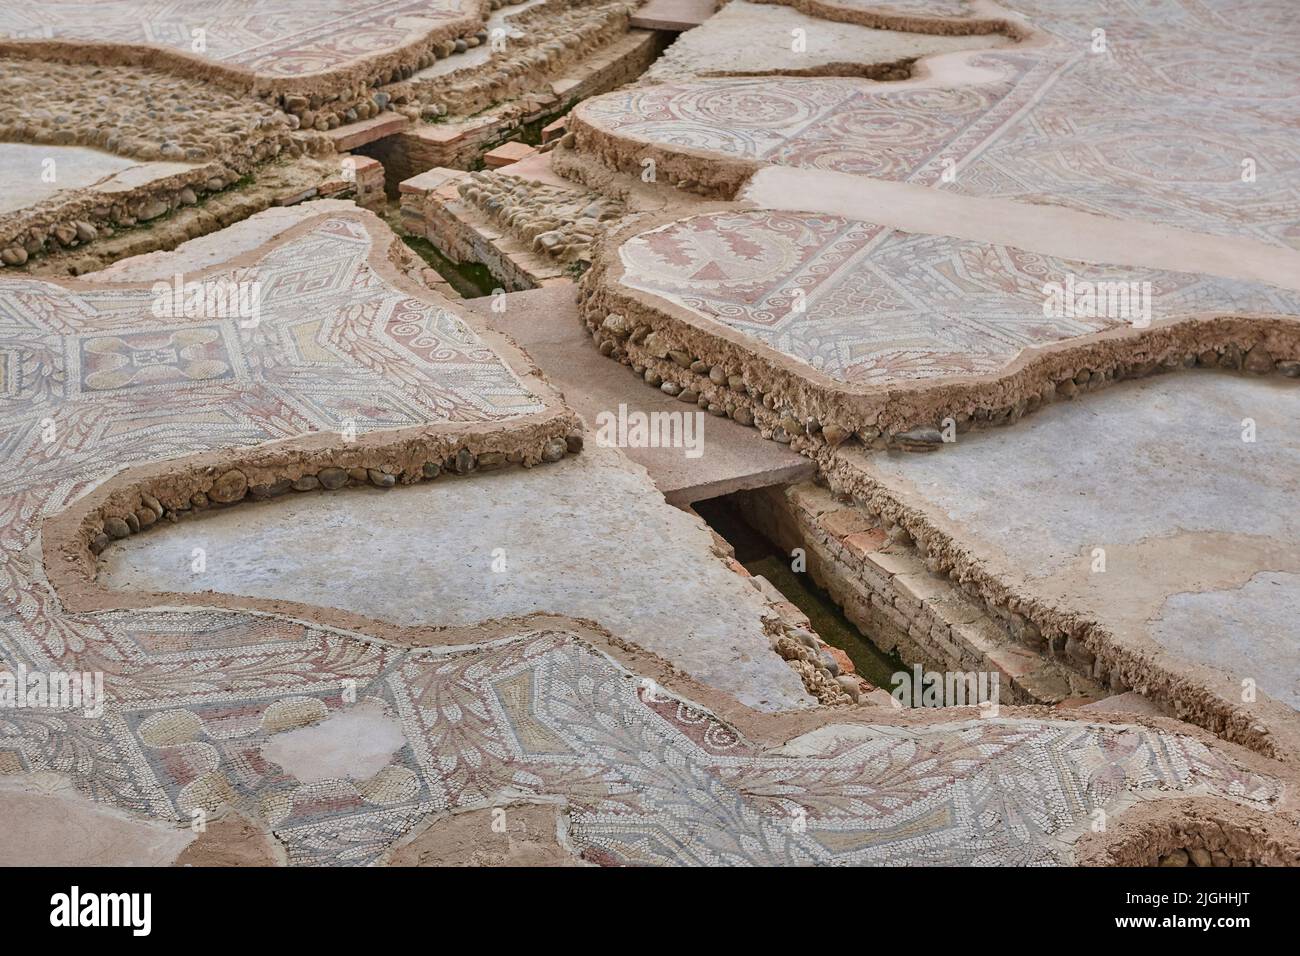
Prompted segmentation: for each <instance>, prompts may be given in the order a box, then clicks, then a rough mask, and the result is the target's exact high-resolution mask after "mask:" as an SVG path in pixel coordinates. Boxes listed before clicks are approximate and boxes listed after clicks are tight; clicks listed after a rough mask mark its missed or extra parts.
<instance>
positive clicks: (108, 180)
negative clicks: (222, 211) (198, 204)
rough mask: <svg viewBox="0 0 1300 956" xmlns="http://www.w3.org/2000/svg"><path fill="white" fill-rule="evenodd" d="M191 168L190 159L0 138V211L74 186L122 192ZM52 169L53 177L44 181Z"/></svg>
mask: <svg viewBox="0 0 1300 956" xmlns="http://www.w3.org/2000/svg"><path fill="white" fill-rule="evenodd" d="M46 160H53V162H54V165H53V166H52V167H50V166H48V165H47V164H46ZM193 168H194V167H193V166H192V165H191V164H189V163H164V162H157V163H142V162H140V161H138V160H134V159H124V158H123V157H121V156H114V155H113V154H112V153H104V152H100V151H99V150H97V149H87V148H85V147H84V146H33V145H29V144H26V143H0V213H6V212H13V211H14V210H17V209H26V208H28V207H29V206H35V205H36V204H37V203H40V202H42V201H44V200H46V199H49V198H51V197H52V196H56V195H58V194H59V193H61V192H65V191H69V190H74V189H85V188H94V189H96V190H98V191H100V192H104V193H114V192H123V191H127V190H131V189H135V188H137V187H139V186H144V185H147V184H148V183H151V182H153V181H154V180H158V179H164V178H166V177H167V176H173V175H175V174H176V173H182V172H185V171H186V170H188V169H193ZM50 169H52V171H53V181H52V182H46V179H47V178H49V176H48V175H47V170H50Z"/></svg>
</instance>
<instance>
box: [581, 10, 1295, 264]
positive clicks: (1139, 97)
mask: <svg viewBox="0 0 1300 956" xmlns="http://www.w3.org/2000/svg"><path fill="white" fill-rule="evenodd" d="M1004 6H1006V7H1008V8H1009V9H1012V10H1014V11H1016V12H1017V13H1020V14H1022V15H1024V16H1025V17H1026V18H1027V19H1028V20H1029V22H1030V23H1031V24H1032V25H1033V26H1034V27H1035V28H1036V29H1039V30H1041V31H1043V32H1044V33H1045V34H1046V35H1047V37H1048V40H1047V42H1046V43H1045V44H1044V45H1043V46H1041V47H1037V48H1032V49H1024V50H1016V51H1006V52H1002V51H997V52H989V53H984V54H980V55H978V56H975V57H973V58H972V61H971V62H972V64H973V65H975V66H978V67H981V68H983V69H986V70H992V71H994V72H995V73H997V74H998V75H1000V77H1001V78H1000V79H998V80H995V81H992V82H980V83H975V84H969V85H962V86H957V87H952V88H936V89H930V88H926V89H907V88H903V89H890V87H889V85H888V84H878V83H871V82H868V81H863V80H858V79H851V78H833V77H825V78H815V77H780V78H777V77H760V78H744V77H738V78H727V79H711V80H699V81H695V82H690V83H677V84H663V85H658V86H653V87H640V88H632V89H628V90H623V91H619V92H615V93H611V94H607V95H605V96H602V97H597V98H594V99H592V100H588V101H586V102H585V103H583V104H582V105H580V106H579V107H578V113H579V115H580V116H581V117H582V118H583V119H584V120H586V121H588V122H590V123H591V124H592V125H594V126H596V127H597V128H600V129H603V130H606V131H610V132H614V133H616V134H617V135H618V136H619V137H620V138H625V139H631V140H637V141H642V142H649V143H655V144H659V145H664V146H673V147H679V148H680V147H685V148H691V149H696V150H702V151H705V152H713V153H717V154H722V155H727V156H731V157H737V158H743V159H748V160H753V161H758V162H765V163H774V164H778V165H785V166H797V167H805V168H815V169H827V170H835V171H840V172H848V173H856V174H860V175H866V176H871V177H874V178H878V179H886V180H893V181H901V182H912V183H918V184H922V185H928V186H934V187H936V188H939V189H944V190H953V191H956V192H959V193H964V194H967V195H974V196H986V197H1000V198H1008V199H1019V200H1022V201H1027V202H1035V203H1054V204H1059V205H1065V206H1069V207H1071V208H1075V209H1081V210H1084V211H1088V212H1094V213H1098V214H1101V215H1106V216H1111V217H1115V218H1119V219H1140V220H1145V221H1149V222H1155V223H1161V224H1164V225H1170V226H1178V227H1182V228H1186V229H1189V230H1193V231H1198V232H1204V233H1208V234H1212V235H1220V236H1237V237H1242V238H1252V239H1255V240H1258V241H1261V242H1266V243H1269V244H1272V245H1279V246H1291V247H1295V248H1300V150H1297V149H1296V148H1295V137H1294V118H1295V116H1296V115H1297V114H1300V57H1296V56H1295V51H1296V49H1300V20H1298V19H1297V18H1296V17H1295V16H1294V10H1293V9H1292V5H1291V4H1289V3H1287V2H1285V0H1250V2H1246V0H1208V2H1206V0H1152V2H1150V3H1143V4H1140V5H1134V4H1132V3H1129V2H1127V0H1100V2H1098V3H1089V4H1083V5H1081V4H1078V3H1076V2H1074V0H1008V2H1006V3H1005V4H1004ZM1095 30H1104V31H1105V50H1104V51H1103V52H1093V49H1092V44H1093V42H1094V34H1093V31H1095ZM1246 161H1249V163H1248V164H1247V165H1243V163H1246ZM946 172H947V173H950V174H951V175H950V176H949V178H947V179H945V176H944V174H945V173H946Z"/></svg>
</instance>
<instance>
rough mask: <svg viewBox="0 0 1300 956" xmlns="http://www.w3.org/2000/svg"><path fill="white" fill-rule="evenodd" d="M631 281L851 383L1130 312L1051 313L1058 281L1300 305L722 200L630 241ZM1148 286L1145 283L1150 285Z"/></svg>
mask: <svg viewBox="0 0 1300 956" xmlns="http://www.w3.org/2000/svg"><path fill="white" fill-rule="evenodd" d="M620 256H621V258H622V262H623V265H624V274H623V276H622V278H621V279H620V281H621V283H622V284H623V285H625V286H628V287H630V288H633V289H639V290H641V291H644V292H650V293H653V294H654V295H657V296H660V297H662V298H664V299H667V300H669V301H671V302H674V303H676V304H677V305H680V306H683V307H685V308H687V309H690V310H691V311H693V312H695V313H696V314H697V315H700V316H702V317H705V318H708V319H710V320H712V321H716V322H720V323H722V324H723V325H726V326H728V327H729V328H732V329H735V330H737V331H739V332H744V333H746V334H747V335H750V336H752V337H753V338H754V339H755V340H756V341H759V342H761V343H763V344H764V345H767V346H769V347H771V348H772V349H775V350H776V351H778V352H780V353H782V354H784V355H787V356H789V357H791V358H795V359H798V360H799V361H801V362H804V363H806V364H807V365H809V366H811V367H812V368H815V369H817V370H818V371H820V372H823V373H825V374H826V375H828V376H830V377H831V378H834V379H836V380H837V381H841V382H859V383H867V384H881V383H887V382H895V381H911V380H919V379H926V378H934V377H939V376H953V375H974V374H987V373H991V372H996V371H998V370H999V369H1001V368H1003V367H1005V366H1006V365H1007V364H1008V363H1010V362H1011V361H1012V360H1014V359H1015V357H1016V356H1017V355H1019V354H1020V353H1021V351H1023V350H1024V349H1026V348H1033V347H1035V346H1041V345H1046V344H1048V343H1050V342H1055V341H1060V340H1062V339H1067V338H1073V337H1076V336H1081V335H1088V334H1090V333H1094V332H1100V331H1103V330H1105V329H1107V328H1110V327H1113V326H1117V325H1124V324H1128V321H1129V320H1128V319H1126V318H1123V317H1105V316H1098V317H1084V316H1069V315H1066V316H1056V317H1048V316H1045V315H1044V301H1045V295H1044V292H1043V288H1044V286H1045V285H1047V284H1052V283H1054V284H1058V285H1060V286H1061V287H1064V286H1065V284H1066V283H1067V281H1069V277H1071V276H1073V277H1075V278H1077V279H1086V280H1087V281H1089V282H1126V283H1132V282H1136V283H1149V284H1150V291H1151V316H1150V318H1151V320H1152V321H1158V320H1161V319H1167V318H1170V317H1173V316H1178V315H1186V314H1194V313H1200V312H1209V313H1214V312H1222V313H1225V314H1252V313H1257V314H1271V313H1281V314H1290V315H1300V294H1297V293H1295V292H1291V291H1287V290H1283V289H1278V288H1274V287H1272V286H1266V285H1263V284H1259V283H1250V282H1238V281H1233V280H1229V279H1216V278H1210V277H1203V276H1196V275H1191V274H1188V273H1176V272H1162V271H1158V270H1149V269H1129V268H1124V269H1120V268H1117V267H1113V266H1102V265H1095V264H1091V263H1082V262H1073V261H1069V260H1065V259H1060V258H1057V257H1053V256H1045V255H1040V254H1037V253H1031V252H1025V251H1023V250H1020V249H1015V248H1012V247H1010V246H998V245H991V244H989V243H981V242H973V241H968V240H963V239H954V238H950V237H947V236H926V235H914V234H909V233H904V232H900V231H897V230H893V229H888V228H886V227H883V226H879V225H874V224H872V223H864V222H858V221H856V220H850V219H842V218H839V217H835V216H807V215H802V214H799V213H781V212H767V211H754V212H734V213H728V212H721V213H713V214H707V215H701V216H693V217H691V218H688V219H683V220H680V221H677V222H673V223H669V224H667V225H664V226H660V227H658V228H655V229H651V230H649V231H647V232H644V233H641V234H640V235H638V236H634V237H633V238H631V239H629V240H628V241H627V242H625V243H624V244H623V246H622V247H621V249H620ZM1139 288H1140V287H1139Z"/></svg>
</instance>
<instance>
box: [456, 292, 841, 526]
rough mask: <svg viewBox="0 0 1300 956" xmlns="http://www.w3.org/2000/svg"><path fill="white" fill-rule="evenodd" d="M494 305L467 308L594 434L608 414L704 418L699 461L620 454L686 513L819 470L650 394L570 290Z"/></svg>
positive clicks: (733, 426)
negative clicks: (598, 337) (603, 340)
mask: <svg viewBox="0 0 1300 956" xmlns="http://www.w3.org/2000/svg"><path fill="white" fill-rule="evenodd" d="M493 301H494V300H493V299H492V298H491V297H486V298H482V299H471V300H469V301H468V302H466V303H465V304H466V305H467V306H468V307H469V308H471V309H473V310H474V311H476V312H477V313H478V314H479V315H480V316H482V320H483V322H484V323H485V324H486V325H489V326H491V327H492V328H494V329H497V330H498V331H501V332H505V333H506V334H507V335H509V336H511V337H512V338H513V339H514V340H515V341H516V342H518V343H519V345H520V346H522V347H523V348H524V350H525V351H527V353H528V355H529V357H530V358H531V359H532V360H533V361H534V362H536V363H537V366H538V367H539V368H540V369H541V370H542V373H543V374H544V375H545V376H546V379H547V381H549V382H550V383H551V385H553V386H554V387H555V388H557V389H558V390H559V391H560V392H561V393H563V395H564V400H565V402H566V403H567V404H568V405H569V407H570V408H572V409H573V410H574V411H576V412H578V414H580V415H581V416H582V417H583V419H584V420H585V421H586V423H587V426H588V428H592V429H594V428H596V427H597V426H598V424H599V422H600V421H601V417H600V416H601V415H602V414H610V415H613V416H615V417H616V416H617V415H618V409H619V406H620V405H623V406H625V407H626V408H627V411H628V414H635V413H641V414H645V415H654V414H660V413H665V412H667V413H672V414H674V415H682V414H687V415H696V414H698V415H699V416H700V418H699V419H697V420H698V421H702V423H703V424H702V425H701V426H700V430H699V431H698V432H697V434H702V435H703V441H702V445H701V454H700V455H699V456H698V457H694V458H692V457H688V455H687V454H686V450H685V449H683V448H634V447H626V448H622V449H620V450H621V451H622V452H623V453H624V454H625V455H627V457H628V458H630V459H631V460H632V461H634V462H636V463H637V464H638V465H641V466H642V467H643V468H645V469H646V471H647V472H649V474H650V479H651V480H652V481H653V482H654V483H655V487H656V488H658V489H659V491H660V492H662V493H663V495H664V497H665V498H666V499H667V500H668V502H669V503H670V504H674V505H677V506H678V507H682V506H685V505H689V504H691V503H693V502H696V501H701V500H703V499H705V498H713V497H716V496H718V495H724V494H730V493H731V492H733V491H740V490H743V489H747V488H762V487H766V486H768V485H775V484H784V483H788V482H791V481H799V480H802V479H804V478H811V477H812V475H813V473H814V471H815V470H816V469H815V466H814V465H813V463H812V462H811V461H809V460H808V459H807V458H805V457H803V456H802V455H799V454H796V453H795V452H792V451H791V450H790V449H789V448H787V447H786V446H784V445H779V444H777V443H776V442H770V441H764V440H763V439H762V438H760V437H759V436H758V433H757V432H755V431H754V430H753V429H752V428H746V427H744V426H743V425H738V424H737V423H735V422H733V421H731V420H730V419H728V418H720V417H716V416H713V415H707V414H705V413H704V412H701V411H698V409H696V408H695V407H694V406H690V405H685V404H683V403H682V402H679V401H678V400H677V399H675V398H672V397H670V396H668V395H665V394H664V393H663V392H661V391H659V390H658V389H653V388H646V387H645V385H644V383H642V382H641V381H640V380H639V379H638V378H637V377H636V376H634V375H633V373H632V372H631V370H630V369H628V368H626V367H625V366H623V365H620V364H618V363H616V362H611V361H610V360H609V359H607V358H605V356H603V355H601V354H600V353H599V352H598V351H596V346H595V345H594V344H593V343H592V341H591V336H589V335H587V334H586V332H585V331H584V329H583V326H582V319H581V318H579V316H578V307H577V303H576V301H575V291H574V288H573V287H572V286H552V287H550V288H545V289H530V290H529V291H527V292H512V293H510V294H508V295H507V296H506V299H505V301H506V309H505V311H493V309H492V305H493ZM593 440H595V435H594V434H589V435H588V441H593Z"/></svg>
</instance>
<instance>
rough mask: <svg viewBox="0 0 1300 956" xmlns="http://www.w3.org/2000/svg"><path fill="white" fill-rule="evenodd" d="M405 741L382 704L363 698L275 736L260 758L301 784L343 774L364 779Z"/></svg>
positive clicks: (399, 728) (335, 777)
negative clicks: (312, 721)
mask: <svg viewBox="0 0 1300 956" xmlns="http://www.w3.org/2000/svg"><path fill="white" fill-rule="evenodd" d="M405 745H406V735H405V734H403V733H402V725H401V724H399V723H398V722H397V721H396V720H394V719H393V718H392V717H390V716H389V715H388V714H386V713H385V712H384V707H383V705H382V704H380V703H377V702H374V701H363V702H362V703H360V704H357V705H356V706H354V707H352V708H350V709H348V710H343V711H336V712H335V713H333V714H331V715H330V716H328V717H326V718H325V719H324V720H322V721H321V722H320V723H318V724H312V725H311V726H309V727H299V728H297V729H295V730H289V731H286V732H284V733H281V734H276V735H275V736H273V737H272V738H271V739H270V740H268V741H267V742H266V744H265V745H264V746H263V747H262V756H263V757H265V758H266V759H267V760H269V761H270V762H271V763H274V764H279V765H280V766H281V767H283V768H284V769H285V770H286V771H288V772H289V773H290V774H292V775H293V776H294V777H297V778H298V780H300V781H301V782H302V783H320V782H322V781H325V780H338V779H341V778H345V777H346V778H348V779H351V780H355V781H358V782H362V781H365V780H369V779H370V778H371V777H373V776H374V775H375V774H377V773H378V772H379V771H381V770H383V769H384V767H386V766H388V763H389V761H390V760H391V759H392V756H393V754H395V753H396V752H397V751H398V750H400V749H401V748H402V747H403V746H405Z"/></svg>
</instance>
